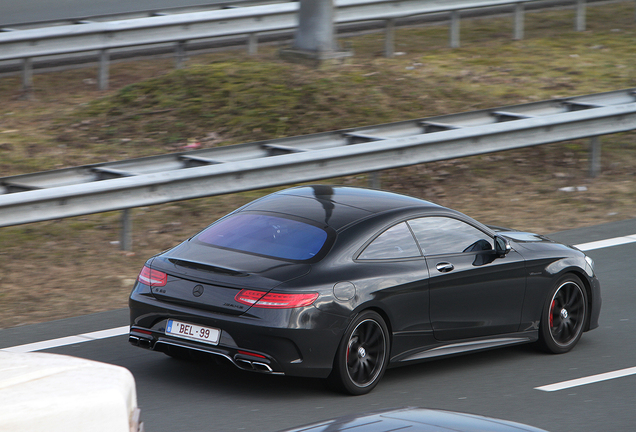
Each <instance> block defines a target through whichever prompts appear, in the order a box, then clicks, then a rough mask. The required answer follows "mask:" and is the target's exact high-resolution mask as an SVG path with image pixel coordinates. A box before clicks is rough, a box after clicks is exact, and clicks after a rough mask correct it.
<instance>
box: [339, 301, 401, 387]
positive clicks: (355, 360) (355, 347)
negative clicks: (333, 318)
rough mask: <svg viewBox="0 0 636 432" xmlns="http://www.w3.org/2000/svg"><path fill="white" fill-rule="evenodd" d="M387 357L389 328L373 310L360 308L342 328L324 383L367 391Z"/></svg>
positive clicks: (375, 381) (378, 379) (379, 374)
mask: <svg viewBox="0 0 636 432" xmlns="http://www.w3.org/2000/svg"><path fill="white" fill-rule="evenodd" d="M388 361H389V331H388V329H387V326H386V324H385V323H384V320H383V319H382V317H381V316H380V315H379V314H378V313H376V312H374V311H365V312H362V313H361V314H360V315H358V317H356V319H355V320H354V321H353V322H352V323H351V324H350V325H349V327H348V329H347V331H346V332H345V334H344V336H343V338H342V341H341V342H340V346H339V348H338V352H337V353H336V358H335V360H334V368H333V371H332V372H331V375H330V376H329V378H328V379H327V380H328V383H329V384H330V385H331V387H335V388H337V389H339V390H342V391H344V392H346V393H349V394H352V395H362V394H366V393H369V392H370V391H371V390H373V388H374V387H375V386H376V385H377V384H378V382H379V381H380V379H381V378H382V376H383V375H384V371H385V370H386V366H387V363H388Z"/></svg>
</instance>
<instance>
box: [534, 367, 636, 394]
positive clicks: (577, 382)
mask: <svg viewBox="0 0 636 432" xmlns="http://www.w3.org/2000/svg"><path fill="white" fill-rule="evenodd" d="M629 375H636V367H631V368H627V369H621V370H617V371H612V372H606V373H602V374H598V375H592V376H588V377H583V378H577V379H573V380H569V381H563V382H559V383H554V384H550V385H545V386H541V387H535V390H541V391H545V392H553V391H558V390H565V389H569V388H572V387H579V386H583V385H586V384H593V383H597V382H601V381H607V380H611V379H615V378H622V377H626V376H629Z"/></svg>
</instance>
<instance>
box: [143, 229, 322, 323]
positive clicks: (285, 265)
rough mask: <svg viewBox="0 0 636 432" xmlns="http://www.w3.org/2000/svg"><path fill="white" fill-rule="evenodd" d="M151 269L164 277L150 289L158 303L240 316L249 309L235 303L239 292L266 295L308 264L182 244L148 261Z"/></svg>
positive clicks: (187, 243) (299, 274)
mask: <svg viewBox="0 0 636 432" xmlns="http://www.w3.org/2000/svg"><path fill="white" fill-rule="evenodd" d="M151 266H152V269H153V270H159V271H162V272H164V273H166V274H167V275H168V278H167V282H166V285H165V286H163V287H154V288H153V289H152V294H153V296H154V297H155V298H157V299H158V300H161V301H165V302H169V303H175V304H181V305H184V306H188V307H195V308H198V309H204V310H209V311H213V312H222V313H227V314H231V315H240V314H242V313H244V312H245V311H247V310H248V309H249V308H250V307H249V306H246V305H244V304H241V303H239V302H237V301H236V300H235V296H236V295H237V294H238V293H239V292H240V291H241V290H242V289H254V290H258V291H263V292H269V291H271V290H272V289H273V288H274V287H276V286H278V285H280V284H281V283H283V282H286V281H289V280H291V279H294V278H297V277H300V276H302V275H304V274H307V273H308V272H309V270H310V265H309V264H298V263H293V262H287V261H282V260H277V259H272V258H267V257H259V256H256V255H251V254H246V253H241V252H235V251H230V250H226V249H219V248H215V247H212V246H206V245H203V244H200V243H197V242H194V241H186V242H184V243H182V244H181V245H179V246H177V247H176V248H174V249H172V250H170V251H168V252H165V253H163V254H161V255H159V256H158V257H156V258H155V259H154V260H153V261H152V264H151Z"/></svg>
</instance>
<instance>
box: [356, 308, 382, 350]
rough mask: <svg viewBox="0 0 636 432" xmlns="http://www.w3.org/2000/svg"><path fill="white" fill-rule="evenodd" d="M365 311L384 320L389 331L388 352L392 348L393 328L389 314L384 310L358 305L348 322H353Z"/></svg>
mask: <svg viewBox="0 0 636 432" xmlns="http://www.w3.org/2000/svg"><path fill="white" fill-rule="evenodd" d="M366 311H373V312H375V313H377V314H378V315H380V317H381V318H382V319H383V320H384V324H385V325H386V328H387V330H388V331H389V351H390V350H391V347H392V346H393V326H392V324H391V318H390V314H389V313H388V312H387V311H386V310H384V308H383V307H381V306H379V305H377V304H364V305H360V307H359V308H357V309H356V311H355V313H354V314H353V315H352V316H351V320H350V321H349V322H353V320H355V319H356V317H357V316H358V315H360V314H361V313H364V312H366Z"/></svg>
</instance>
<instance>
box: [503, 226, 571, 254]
mask: <svg viewBox="0 0 636 432" xmlns="http://www.w3.org/2000/svg"><path fill="white" fill-rule="evenodd" d="M495 230H496V231H497V233H498V234H500V235H502V236H504V237H506V238H508V239H510V240H512V241H513V242H514V244H515V246H517V248H522V249H526V250H530V251H547V250H561V251H564V250H570V251H571V250H578V249H576V248H575V247H573V246H568V245H564V244H563V243H559V242H556V241H554V240H552V239H550V238H549V237H546V236H544V235H540V234H535V233H531V232H524V231H515V230H507V229H505V228H496V229H495Z"/></svg>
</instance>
